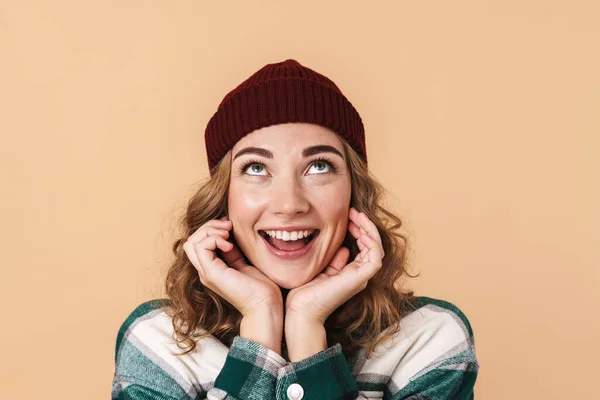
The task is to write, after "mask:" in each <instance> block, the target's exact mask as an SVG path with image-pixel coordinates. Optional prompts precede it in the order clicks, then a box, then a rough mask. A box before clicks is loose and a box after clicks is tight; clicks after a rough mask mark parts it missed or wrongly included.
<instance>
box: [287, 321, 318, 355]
mask: <svg viewBox="0 0 600 400" xmlns="http://www.w3.org/2000/svg"><path fill="white" fill-rule="evenodd" d="M285 342H286V345H287V349H288V358H289V360H290V361H291V362H297V361H300V360H304V359H305V358H308V357H310V356H312V355H315V354H317V353H319V352H321V351H323V350H326V349H327V334H326V332H325V327H324V326H323V324H321V323H319V322H316V321H311V320H308V319H306V318H302V317H298V316H294V315H289V314H288V315H286V318H285Z"/></svg>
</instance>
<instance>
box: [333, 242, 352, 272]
mask: <svg viewBox="0 0 600 400" xmlns="http://www.w3.org/2000/svg"><path fill="white" fill-rule="evenodd" d="M349 258H350V250H348V249H347V248H346V247H343V246H342V247H340V248H339V249H338V250H337V251H336V252H335V254H334V255H333V258H332V259H331V261H330V262H329V267H330V268H333V269H334V270H335V271H337V272H338V273H339V272H340V271H341V270H342V269H344V267H345V266H346V265H347V264H348V259H349Z"/></svg>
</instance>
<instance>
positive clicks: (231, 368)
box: [208, 336, 286, 400]
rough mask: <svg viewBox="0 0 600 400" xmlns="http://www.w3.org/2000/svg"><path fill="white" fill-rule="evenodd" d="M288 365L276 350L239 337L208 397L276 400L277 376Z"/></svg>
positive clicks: (217, 398)
mask: <svg viewBox="0 0 600 400" xmlns="http://www.w3.org/2000/svg"><path fill="white" fill-rule="evenodd" d="M285 364H286V361H285V359H284V358H283V357H281V356H280V355H279V354H277V353H276V352H274V351H272V350H270V349H268V348H266V347H264V346H261V345H260V344H258V343H255V342H252V341H250V340H247V339H244V338H241V337H239V336H237V337H236V338H235V339H234V340H233V343H232V345H231V348H230V350H229V353H228V355H227V359H226V360H225V365H224V366H223V369H222V370H221V372H220V373H219V375H218V376H217V379H216V380H215V386H214V388H213V389H211V390H209V391H208V399H209V400H225V399H227V400H233V399H248V400H253V399H257V400H258V399H275V398H276V395H275V385H276V382H277V375H278V372H279V370H280V369H281V368H282V367H284V366H285Z"/></svg>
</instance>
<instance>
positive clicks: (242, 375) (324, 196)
mask: <svg viewBox="0 0 600 400" xmlns="http://www.w3.org/2000/svg"><path fill="white" fill-rule="evenodd" d="M205 139H206V150H207V155H208V163H209V169H210V171H211V178H210V180H208V181H207V182H206V183H205V184H204V185H203V186H202V187H201V188H200V189H199V191H198V192H197V193H196V194H195V195H194V197H193V198H192V199H191V200H190V202H189V205H188V208H187V213H186V215H185V216H184V218H183V221H182V236H181V238H180V239H179V240H177V241H176V242H175V244H174V246H173V251H174V253H175V257H176V258H175V261H174V262H173V264H172V265H171V268H170V270H169V273H168V276H167V280H166V290H167V294H168V296H169V300H161V301H158V300H156V301H151V302H148V303H144V304H142V305H141V306H140V307H138V308H137V309H136V310H135V311H134V312H133V313H132V314H131V315H130V316H129V318H127V320H126V321H125V322H124V324H123V326H122V327H121V330H120V331H119V335H118V338H117V353H116V372H115V378H114V382H113V398H114V399H202V398H208V399H286V398H287V399H302V398H306V399H356V398H360V399H364V398H385V399H472V398H473V385H474V383H475V379H476V376H477V371H478V364H477V360H476V358H475V351H474V343H473V335H472V331H471V327H470V325H469V322H468V321H467V319H466V318H465V316H464V315H463V314H462V313H461V312H460V310H458V309H457V308H456V307H454V306H453V305H451V304H450V303H447V302H443V301H439V300H434V299H430V298H425V297H415V296H413V294H412V292H405V291H403V290H401V289H400V286H399V284H400V283H401V282H400V281H399V279H400V278H401V277H402V276H403V275H404V274H405V273H406V272H405V269H404V267H405V251H406V240H405V238H404V237H403V236H402V235H401V234H400V233H399V232H398V230H399V228H400V225H401V223H400V220H399V219H398V218H397V217H396V216H394V214H392V213H391V212H389V211H387V210H386V209H385V208H384V207H383V206H382V204H381V202H382V188H381V187H380V185H379V184H378V183H377V182H376V181H375V180H374V179H373V178H372V177H371V176H370V175H369V171H368V169H367V155H366V149H365V135H364V128H363V124H362V121H361V119H360V116H359V114H358V112H357V111H356V109H355V108H354V107H353V106H352V105H351V104H350V102H349V101H348V100H347V99H346V97H345V96H344V95H343V94H342V92H341V91H340V90H339V89H338V87H337V86H336V85H335V84H334V83H333V82H332V81H331V80H329V79H328V78H326V77H325V76H323V75H321V74H319V73H317V72H315V71H313V70H311V69H309V68H306V67H304V66H302V65H300V64H299V63H298V62H296V61H294V60H287V61H285V62H282V63H277V64H269V65H266V66H265V67H263V68H262V69H260V70H259V71H257V72H256V73H255V74H254V75H252V76H251V77H250V78H249V79H247V80H246V81H244V82H243V83H242V84H241V85H240V86H238V87H237V88H236V89H234V90H233V91H232V92H230V93H229V94H228V95H227V96H225V98H224V100H223V101H222V103H221V104H220V106H219V108H218V110H217V112H216V113H215V115H214V116H213V117H212V119H211V120H210V121H209V123H208V126H207V128H206V133H205Z"/></svg>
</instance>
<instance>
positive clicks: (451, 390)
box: [386, 298, 479, 400]
mask: <svg viewBox="0 0 600 400" xmlns="http://www.w3.org/2000/svg"><path fill="white" fill-rule="evenodd" d="M423 299H424V300H423V301H426V302H427V306H426V307H423V308H420V309H419V311H418V313H415V316H417V315H420V316H422V319H421V320H419V322H418V325H419V326H420V329H421V330H420V331H419V332H414V331H413V332H412V333H409V334H408V336H409V337H412V342H411V345H410V348H409V350H408V351H407V352H406V354H405V355H404V357H403V358H404V359H405V360H403V361H401V362H400V363H399V364H398V365H397V366H396V367H395V369H394V372H393V373H392V376H391V379H390V382H389V383H388V391H389V392H388V393H389V394H390V396H389V397H388V396H386V397H388V398H389V399H391V400H413V399H414V400H417V399H430V400H472V399H473V398H474V386H475V381H476V380H477V374H478V372H479V363H478V361H477V357H476V354H475V340H474V337H473V329H472V327H471V324H470V323H469V321H468V319H467V317H466V316H465V315H464V313H463V312H462V311H461V310H460V309H458V308H457V307H456V306H454V305H453V304H451V303H448V302H445V301H441V300H435V299H429V298H423ZM408 364H410V365H408ZM414 365H420V366H419V367H418V368H417V369H415V370H414V371H411V372H410V373H409V374H407V371H409V370H411V369H412V368H410V366H414ZM400 382H401V383H402V384H401V385H398V383H400ZM398 389H399V390H398Z"/></svg>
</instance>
